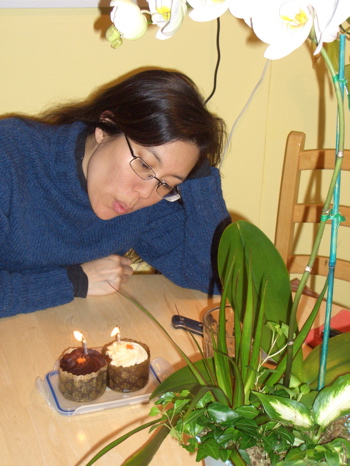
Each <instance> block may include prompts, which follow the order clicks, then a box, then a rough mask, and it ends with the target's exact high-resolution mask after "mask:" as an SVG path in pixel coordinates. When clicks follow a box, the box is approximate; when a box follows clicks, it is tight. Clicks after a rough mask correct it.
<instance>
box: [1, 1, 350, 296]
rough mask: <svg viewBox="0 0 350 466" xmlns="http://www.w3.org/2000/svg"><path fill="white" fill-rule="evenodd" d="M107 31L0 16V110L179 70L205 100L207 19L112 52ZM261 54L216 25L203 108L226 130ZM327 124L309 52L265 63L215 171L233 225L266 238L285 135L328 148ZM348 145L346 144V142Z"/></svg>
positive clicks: (40, 14) (240, 30)
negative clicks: (139, 73) (149, 71)
mask: <svg viewBox="0 0 350 466" xmlns="http://www.w3.org/2000/svg"><path fill="white" fill-rule="evenodd" d="M108 25H109V16H108V15H107V14H104V15H102V14H101V12H100V11H99V10H98V9H97V8H96V9H94V8H90V9H82V8H76V9H31V10H30V9H17V10H16V9H8V10H0V41H1V48H0V59H1V83H2V92H1V99H0V113H1V114H4V113H6V112H16V111H19V112H25V113H37V112H40V111H41V110H43V109H44V108H46V107H48V106H51V105H55V104H59V103H61V102H64V101H66V100H69V99H79V98H84V97H86V96H87V95H88V94H89V93H90V92H91V91H93V90H95V89H96V88H97V87H99V86H101V85H103V84H106V83H108V82H110V81H113V80H114V79H116V78H118V77H120V76H122V75H124V74H127V73H129V72H131V71H133V70H135V69H138V68H143V67H149V66H160V67H164V68H173V69H177V70H180V71H182V72H184V73H186V74H188V75H189V76H190V77H191V78H192V79H193V80H194V81H195V82H196V83H197V85H198V86H199V88H200V89H201V90H202V92H203V93H204V95H206V96H207V95H209V94H210V92H211V90H212V85H213V73H214V68H215V64H216V45H215V38H216V22H215V21H212V22H210V23H195V22H193V21H192V20H190V19H189V18H186V20H185V23H184V24H183V26H182V28H181V29H180V31H179V32H178V33H177V34H176V35H175V36H174V37H173V38H171V39H169V40H166V41H159V40H157V39H155V32H156V28H155V27H154V28H149V30H148V31H147V33H146V35H145V36H144V37H143V38H141V39H139V40H137V41H125V43H124V44H123V46H122V47H121V48H119V49H116V50H114V49H112V48H111V47H110V46H109V43H108V42H107V41H106V40H105V39H104V37H103V36H104V31H105V30H106V28H107V27H108ZM265 48H266V46H265V44H263V43H261V42H260V41H258V40H257V39H256V38H255V36H254V34H253V33H252V32H251V30H250V29H249V28H248V27H247V26H246V25H245V24H244V23H243V22H242V21H240V20H237V19H236V18H234V17H232V15H231V14H230V13H226V14H225V15H224V16H223V17H222V18H221V54H222V58H221V65H220V70H219V76H218V87H217V91H216V93H215V95H214V97H213V98H212V100H211V101H210V108H211V109H212V110H213V111H215V112H217V113H218V114H219V115H220V116H222V117H223V118H224V119H225V121H226V123H227V125H228V128H229V129H230V128H231V125H232V124H233V122H234V121H235V120H236V118H237V117H238V115H239V114H240V112H241V111H242V109H243V107H244V105H245V104H246V102H247V100H248V98H249V96H250V94H251V92H252V91H253V89H254V87H255V85H256V84H257V82H258V80H259V79H260V76H261V74H262V71H263V68H264V65H265V63H266V60H265V59H264V57H263V53H264V50H265ZM317 69H321V71H322V67H320V66H317ZM317 74H318V75H320V76H318V78H317ZM319 102H321V103H322V104H320V103H319ZM334 126H335V100H334V98H333V96H332V91H331V86H330V84H329V81H327V78H325V77H324V74H322V72H321V73H320V72H317V73H316V71H315V69H313V63H312V60H311V53H310V51H309V49H308V46H307V45H306V44H304V45H303V46H302V47H300V48H299V49H298V50H297V51H295V52H294V53H293V54H291V55H290V56H288V57H286V58H284V59H281V60H278V61H274V62H270V63H269V65H268V68H267V71H266V74H265V78H264V80H263V82H262V84H261V86H260V87H259V89H258V90H257V92H256V94H255V97H254V99H253V100H252V102H251V103H250V105H249V106H248V108H247V109H246V111H245V113H244V115H243V116H242V118H241V119H240V120H239V121H238V123H237V125H236V127H235V131H234V133H233V138H232V141H231V145H230V149H229V152H228V154H227V156H226V158H225V160H224V163H223V166H222V172H223V189H224V196H225V199H226V202H227V205H228V207H229V210H230V212H231V213H232V216H233V218H235V219H236V218H245V219H247V220H249V221H251V222H253V223H255V224H256V225H258V226H259V227H260V228H262V230H263V231H264V232H265V233H266V234H267V235H268V236H269V237H270V238H271V239H272V240H273V239H274V232H275V221H276V209H277V204H278V194H279V188H280V186H279V184H280V173H281V168H282V164H283V156H284V145H285V140H286V137H287V135H288V133H289V132H290V131H291V130H300V131H304V132H306V133H307V140H306V145H307V147H311V146H313V145H316V143H319V144H321V145H322V144H323V145H324V146H325V147H326V146H334V141H335V129H334ZM346 142H347V146H348V147H349V146H350V144H349V138H348V139H347V141H346ZM348 305H350V303H348Z"/></svg>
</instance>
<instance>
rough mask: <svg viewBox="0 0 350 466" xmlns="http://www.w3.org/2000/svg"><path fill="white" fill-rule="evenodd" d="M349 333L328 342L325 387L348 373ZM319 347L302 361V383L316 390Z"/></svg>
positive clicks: (349, 363) (319, 355)
mask: <svg viewBox="0 0 350 466" xmlns="http://www.w3.org/2000/svg"><path fill="white" fill-rule="evenodd" d="M349 347H350V333H343V334H341V335H337V336H336V337H332V338H330V339H329V342H328V357H327V370H326V374H325V385H326V386H327V385H329V384H330V383H332V382H333V381H334V380H335V379H336V378H337V377H339V376H340V375H343V374H346V373H349V372H350V351H349ZM320 357H321V345H319V346H316V348H314V349H313V350H312V351H311V353H310V354H309V355H308V357H307V358H306V359H305V361H304V376H303V381H304V382H305V383H307V384H308V385H310V387H311V388H313V389H316V388H317V385H318V373H319V367H320Z"/></svg>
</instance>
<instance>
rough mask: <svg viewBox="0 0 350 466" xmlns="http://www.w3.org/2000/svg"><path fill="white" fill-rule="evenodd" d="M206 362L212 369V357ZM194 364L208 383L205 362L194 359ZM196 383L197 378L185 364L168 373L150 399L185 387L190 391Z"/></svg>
mask: <svg viewBox="0 0 350 466" xmlns="http://www.w3.org/2000/svg"><path fill="white" fill-rule="evenodd" d="M206 363H207V364H208V365H209V366H210V369H211V370H214V364H213V359H212V358H209V359H207V360H206ZM194 366H195V367H196V369H197V370H198V371H199V372H200V374H201V375H202V377H203V379H204V380H205V381H206V382H207V383H208V384H209V383H210V375H209V373H208V370H207V368H206V365H205V363H204V362H203V359H200V360H199V361H196V362H195V363H194ZM196 385H198V381H197V378H196V377H195V376H194V375H193V373H192V371H191V369H190V368H189V367H188V366H185V367H182V368H181V369H179V370H177V371H176V372H174V373H173V374H171V375H169V377H167V378H166V379H165V380H164V381H163V382H162V383H161V384H159V385H158V386H157V387H156V389H155V390H154V391H153V393H152V394H151V399H152V398H156V397H158V396H160V395H163V394H164V393H167V392H177V393H180V392H181V391H182V390H183V389H185V388H186V389H187V390H189V391H191V390H192V389H193V387H194V386H196Z"/></svg>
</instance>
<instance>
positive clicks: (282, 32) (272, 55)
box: [249, 0, 350, 60]
mask: <svg viewBox="0 0 350 466" xmlns="http://www.w3.org/2000/svg"><path fill="white" fill-rule="evenodd" d="M252 10H254V11H253V13H252ZM249 13H252V17H251V26H252V28H253V29H254V32H255V34H256V35H257V36H258V37H259V39H260V40H262V41H263V42H266V43H267V44H269V47H268V48H267V50H266V51H265V57H266V58H269V59H271V60H275V59H278V58H282V57H285V56H286V55H288V54H290V53H291V52H292V51H293V50H295V49H297V48H298V47H300V46H301V44H303V43H304V41H305V40H306V39H307V37H308V36H309V34H310V31H311V29H312V27H313V26H314V31H315V35H316V39H317V42H318V47H317V49H316V51H315V54H317V53H318V52H319V50H320V49H321V47H322V43H323V42H332V41H333V40H335V39H336V37H337V34H338V30H339V25H340V24H341V23H342V22H343V21H345V20H346V18H348V17H349V16H350V1H349V0H327V1H324V0H287V1H286V0H261V1H259V2H255V3H254V6H253V7H251V9H250V11H249Z"/></svg>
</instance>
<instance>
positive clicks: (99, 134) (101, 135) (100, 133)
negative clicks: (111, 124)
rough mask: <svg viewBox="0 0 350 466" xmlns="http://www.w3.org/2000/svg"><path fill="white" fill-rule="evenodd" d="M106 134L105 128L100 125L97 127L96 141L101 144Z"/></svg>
mask: <svg viewBox="0 0 350 466" xmlns="http://www.w3.org/2000/svg"><path fill="white" fill-rule="evenodd" d="M105 136H106V133H105V132H104V131H103V129H101V128H99V127H97V128H95V141H96V142H97V144H101V142H102V141H103V140H104V138H105Z"/></svg>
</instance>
